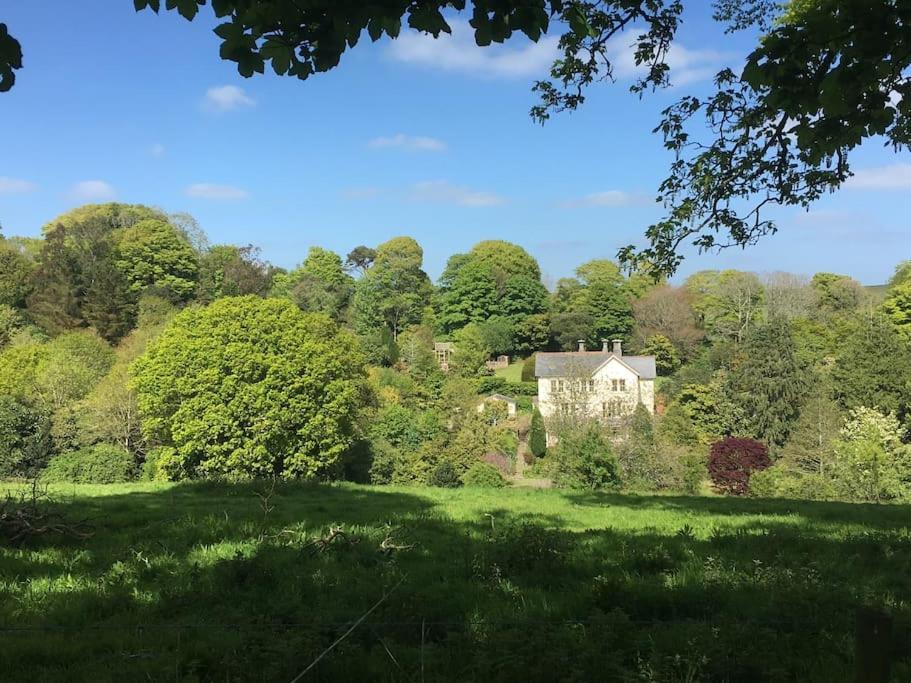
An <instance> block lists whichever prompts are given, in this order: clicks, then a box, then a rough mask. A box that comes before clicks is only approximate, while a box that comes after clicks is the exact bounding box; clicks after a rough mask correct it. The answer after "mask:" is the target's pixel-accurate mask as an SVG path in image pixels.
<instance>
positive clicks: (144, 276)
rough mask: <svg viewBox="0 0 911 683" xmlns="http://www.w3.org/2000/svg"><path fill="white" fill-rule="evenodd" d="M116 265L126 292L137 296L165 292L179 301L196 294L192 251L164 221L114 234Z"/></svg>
mask: <svg viewBox="0 0 911 683" xmlns="http://www.w3.org/2000/svg"><path fill="white" fill-rule="evenodd" d="M115 239H116V240H117V257H116V264H117V267H118V269H119V270H120V272H121V273H123V275H124V277H125V278H126V280H127V283H128V284H127V290H128V291H129V292H130V293H131V294H133V295H136V296H138V295H139V294H141V293H142V292H143V291H145V290H146V289H155V290H158V291H161V292H167V293H169V294H170V295H171V296H173V297H174V298H175V299H176V300H178V301H186V300H188V299H189V298H190V297H191V296H192V295H193V293H194V292H195V290H196V282H197V280H198V278H199V262H198V260H197V257H196V252H195V251H194V250H193V248H192V247H191V246H190V245H189V244H188V243H187V242H186V241H185V240H184V239H182V238H181V236H180V234H179V233H178V232H177V230H175V228H174V226H172V225H171V224H170V223H167V222H166V221H162V220H155V219H148V220H143V221H139V222H138V223H136V224H135V225H132V226H130V227H129V228H124V229H123V230H122V231H119V232H118V233H117V234H116V237H115Z"/></svg>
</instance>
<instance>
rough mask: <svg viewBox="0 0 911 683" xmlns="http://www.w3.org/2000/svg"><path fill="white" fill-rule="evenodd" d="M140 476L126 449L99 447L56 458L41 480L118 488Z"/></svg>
mask: <svg viewBox="0 0 911 683" xmlns="http://www.w3.org/2000/svg"><path fill="white" fill-rule="evenodd" d="M135 476H136V460H135V459H134V458H133V456H132V455H131V454H130V452H129V451H127V450H126V449H125V448H120V447H119V446H108V445H105V444H97V445H95V446H90V447H88V448H84V449H81V450H78V451H69V452H68V453H61V454H60V455H57V456H54V458H52V459H51V461H50V463H48V466H47V469H45V470H44V472H42V473H41V479H42V480H43V481H49V482H70V483H73V484H117V483H120V482H124V481H129V480H130V479H133V478H135Z"/></svg>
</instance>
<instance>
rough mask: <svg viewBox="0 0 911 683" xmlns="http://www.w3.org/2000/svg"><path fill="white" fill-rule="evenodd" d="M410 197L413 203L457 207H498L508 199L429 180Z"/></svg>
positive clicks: (416, 186) (490, 193)
mask: <svg viewBox="0 0 911 683" xmlns="http://www.w3.org/2000/svg"><path fill="white" fill-rule="evenodd" d="M409 197H410V199H411V200H412V201H418V202H438V203H441V204H455V205H456V206H470V207H479V206H498V205H500V204H505V203H506V199H505V198H504V197H501V196H500V195H497V194H494V193H493V192H478V191H476V190H470V189H468V188H467V187H461V186H459V185H453V184H451V183H448V182H446V181H445V180H427V181H424V182H421V183H417V184H415V185H414V186H412V188H411V192H410V194H409Z"/></svg>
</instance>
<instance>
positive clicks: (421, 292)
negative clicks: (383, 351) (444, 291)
mask: <svg viewBox="0 0 911 683" xmlns="http://www.w3.org/2000/svg"><path fill="white" fill-rule="evenodd" d="M423 260H424V252H423V250H422V249H421V247H420V245H419V244H418V243H417V242H416V241H415V240H413V239H412V238H410V237H394V238H393V239H391V240H389V241H388V242H384V243H383V244H381V245H380V246H379V247H377V250H376V259H375V260H374V261H373V265H371V266H370V268H368V269H367V272H366V273H365V274H364V276H363V277H362V278H361V279H360V280H358V281H357V285H356V287H355V293H354V323H355V327H356V328H357V330H358V332H359V333H360V334H362V335H365V336H366V335H371V334H373V335H376V334H377V333H378V332H379V331H381V330H382V329H385V330H388V332H389V334H390V335H392V338H393V340H395V339H396V338H397V337H398V335H399V333H401V332H402V331H403V330H404V329H406V328H408V327H410V326H412V325H416V324H418V323H420V322H421V318H422V316H423V313H424V308H425V307H426V306H427V305H428V304H429V303H430V295H431V292H432V291H433V286H432V285H431V284H430V279H429V278H428V277H427V274H426V273H425V272H424V271H423V270H422V265H423Z"/></svg>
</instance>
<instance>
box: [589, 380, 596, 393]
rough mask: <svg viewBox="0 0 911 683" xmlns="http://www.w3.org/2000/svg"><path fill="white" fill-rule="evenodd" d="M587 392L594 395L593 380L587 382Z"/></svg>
mask: <svg viewBox="0 0 911 683" xmlns="http://www.w3.org/2000/svg"><path fill="white" fill-rule="evenodd" d="M588 391H589V393H592V394H593V393H595V380H593V379H590V380H588Z"/></svg>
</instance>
